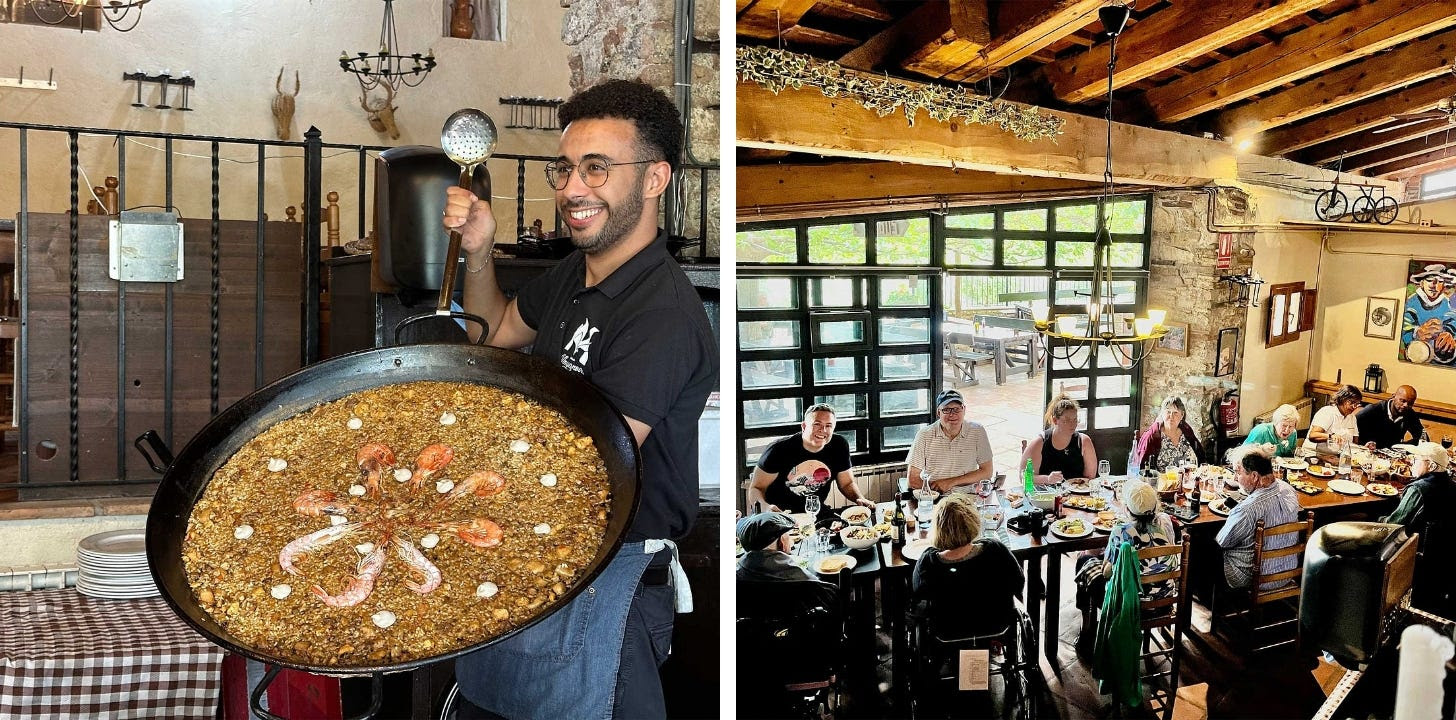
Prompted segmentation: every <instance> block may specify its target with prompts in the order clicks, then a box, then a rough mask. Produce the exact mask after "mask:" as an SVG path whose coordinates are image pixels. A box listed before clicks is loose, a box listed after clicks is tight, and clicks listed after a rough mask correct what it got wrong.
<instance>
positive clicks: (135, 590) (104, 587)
mask: <svg viewBox="0 0 1456 720" xmlns="http://www.w3.org/2000/svg"><path fill="white" fill-rule="evenodd" d="M76 561H77V563H78V564H79V565H80V570H81V572H80V575H79V577H77V579H76V590H77V591H78V592H80V593H81V594H82V595H90V596H91V597H99V598H110V599H113V600H125V599H130V598H145V597H155V596H156V595H158V592H157V586H156V585H155V584H154V583H153V582H152V573H151V570H149V569H148V568H147V543H146V531H144V530H112V531H111V532H104V533H98V534H96V535H92V536H90V537H88V538H85V539H84V540H82V541H81V544H80V546H79V547H77V548H76Z"/></svg>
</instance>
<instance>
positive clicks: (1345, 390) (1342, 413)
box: [1304, 385, 1365, 450]
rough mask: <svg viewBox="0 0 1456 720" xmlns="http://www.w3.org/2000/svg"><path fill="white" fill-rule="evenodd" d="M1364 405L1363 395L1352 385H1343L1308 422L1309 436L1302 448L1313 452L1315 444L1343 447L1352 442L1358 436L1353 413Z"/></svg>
mask: <svg viewBox="0 0 1456 720" xmlns="http://www.w3.org/2000/svg"><path fill="white" fill-rule="evenodd" d="M1364 404H1365V394H1364V393H1362V392H1360V388H1357V387H1355V386H1354V385H1344V386H1341V387H1340V390H1339V392H1336V393H1335V396H1334V397H1333V398H1331V399H1330V404H1329V405H1326V406H1324V407H1322V408H1320V409H1319V412H1317V413H1315V414H1314V419H1313V420H1310V421H1309V434H1307V435H1306V436H1305V438H1304V446H1305V447H1307V448H1309V449H1311V450H1313V449H1314V446H1315V444H1316V443H1329V444H1330V445H1336V446H1340V447H1343V446H1344V444H1345V443H1348V442H1354V441H1355V440H1356V438H1358V437H1359V435H1360V428H1359V427H1358V426H1356V424H1355V411H1356V410H1359V409H1360V408H1361V407H1363V406H1364Z"/></svg>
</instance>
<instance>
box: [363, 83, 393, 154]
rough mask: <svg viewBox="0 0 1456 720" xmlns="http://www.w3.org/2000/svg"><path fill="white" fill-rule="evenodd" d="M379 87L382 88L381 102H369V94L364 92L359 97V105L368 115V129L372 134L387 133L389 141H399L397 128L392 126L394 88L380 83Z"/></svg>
mask: <svg viewBox="0 0 1456 720" xmlns="http://www.w3.org/2000/svg"><path fill="white" fill-rule="evenodd" d="M379 87H382V88H384V93H385V94H384V100H383V102H370V100H369V93H368V92H365V93H364V94H363V95H360V96H359V104H360V105H361V106H363V108H364V110H365V111H366V112H368V113H369V127H372V128H374V132H377V133H388V134H389V137H390V139H391V140H398V139H399V128H398V127H397V126H395V124H394V111H395V110H397V109H398V108H396V107H394V88H392V87H390V86H389V83H380V84H379Z"/></svg>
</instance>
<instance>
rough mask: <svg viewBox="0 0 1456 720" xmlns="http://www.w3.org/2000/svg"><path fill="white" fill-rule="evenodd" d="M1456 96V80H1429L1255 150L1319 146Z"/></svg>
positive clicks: (1296, 128)
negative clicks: (1394, 116) (1455, 94)
mask: <svg viewBox="0 0 1456 720" xmlns="http://www.w3.org/2000/svg"><path fill="white" fill-rule="evenodd" d="M1453 93H1456V78H1452V77H1449V76H1447V77H1445V78H1442V79H1439V80H1429V81H1426V82H1423V83H1421V84H1419V85H1415V86H1413V87H1411V88H1409V89H1407V90H1404V91H1402V92H1398V93H1394V94H1391V95H1385V96H1383V97H1380V98H1377V99H1375V100H1371V101H1368V102H1364V103H1360V104H1359V105H1354V106H1352V107H1349V108H1347V109H1345V110H1341V111H1339V112H1336V113H1333V114H1328V115H1322V116H1320V117H1318V118H1315V119H1313V120H1306V121H1305V122H1302V123H1298V124H1295V125H1289V126H1286V127H1283V128H1280V129H1278V130H1274V131H1272V132H1269V133H1265V134H1264V136H1263V137H1262V138H1260V139H1257V140H1256V141H1255V146H1256V147H1255V151H1256V152H1260V153H1263V154H1265V155H1283V154H1285V153H1288V152H1292V151H1294V150H1298V149H1300V148H1306V147H1309V146H1311V145H1314V144H1315V143H1319V142H1324V141H1327V140H1333V139H1335V138H1339V137H1344V136H1346V135H1352V134H1354V133H1357V132H1360V131H1361V130H1370V129H1373V128H1376V127H1379V126H1381V125H1384V124H1386V123H1388V122H1389V121H1390V118H1391V116H1393V115H1400V114H1403V113H1413V112H1421V111H1422V110H1430V109H1432V108H1434V107H1436V104H1437V103H1439V102H1440V101H1442V100H1445V99H1447V98H1449V97H1451V95H1452V94H1453Z"/></svg>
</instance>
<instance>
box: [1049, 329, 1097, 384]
mask: <svg viewBox="0 0 1456 720" xmlns="http://www.w3.org/2000/svg"><path fill="white" fill-rule="evenodd" d="M1051 342H1055V343H1056V351H1055V353H1054V354H1053V357H1052V367H1053V368H1056V369H1057V370H1081V369H1083V368H1085V367H1087V355H1088V353H1090V352H1091V350H1090V349H1088V347H1087V346H1086V345H1078V346H1077V347H1076V348H1075V349H1070V350H1069V349H1068V348H1067V347H1066V346H1065V345H1063V344H1062V342H1061V341H1060V340H1053V341H1051ZM1068 352H1070V353H1071V355H1072V356H1071V358H1069V359H1066V360H1063V359H1062V358H1063V357H1065V356H1066V355H1067V353H1068ZM1056 382H1062V381H1061V380H1057V381H1056ZM1068 382H1071V381H1070V380H1069V381H1068ZM1068 387H1069V388H1070V387H1071V386H1070V385H1069V386H1068ZM1082 392H1083V393H1084V394H1083V397H1086V395H1085V393H1086V392H1087V389H1086V387H1085V385H1084V387H1083V388H1082Z"/></svg>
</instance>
